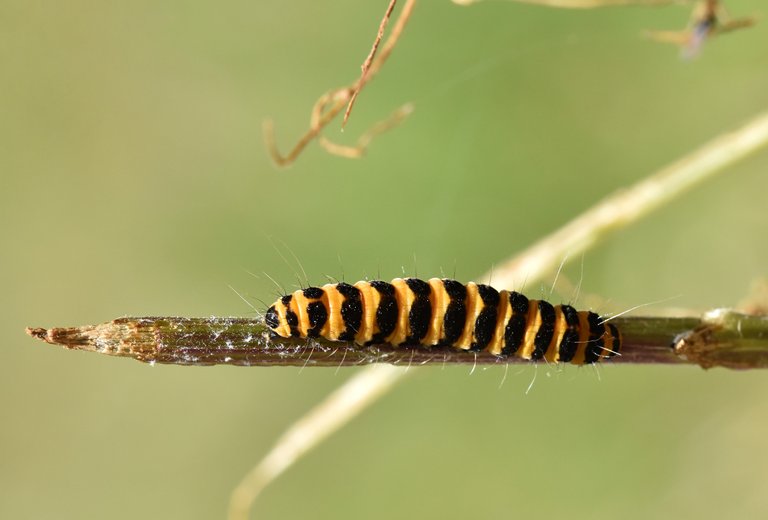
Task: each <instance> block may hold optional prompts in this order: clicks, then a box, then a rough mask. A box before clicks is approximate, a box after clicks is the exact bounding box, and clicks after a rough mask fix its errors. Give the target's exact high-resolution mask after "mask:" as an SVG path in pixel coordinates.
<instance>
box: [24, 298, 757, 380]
mask: <svg viewBox="0 0 768 520" xmlns="http://www.w3.org/2000/svg"><path fill="white" fill-rule="evenodd" d="M612 323H614V324H615V325H616V326H617V327H618V328H619V330H621V332H622V336H623V345H622V349H621V355H620V356H618V357H616V358H613V359H612V360H611V361H610V363H617V364H625V363H632V364H638V363H640V364H649V363H650V364H698V365H701V366H703V367H704V368H711V367H715V366H720V367H725V368H738V369H745V368H768V317H766V316H750V315H746V314H741V313H738V312H736V311H729V310H723V309H717V310H714V311H711V312H709V313H707V314H705V315H704V317H703V318H701V319H700V318H692V317H687V318H669V317H620V318H616V319H614V320H612ZM27 333H28V334H29V335H30V336H33V337H35V338H38V339H40V340H42V341H45V342H46V343H51V344H57V345H61V346H63V347H64V348H67V349H71V350H82V351H86V352H98V353H100V354H106V355H109V356H119V357H130V358H133V359H136V360H138V361H142V362H144V363H152V364H154V363H161V364H172V365H237V366H314V367H346V366H358V365H369V364H376V363H387V364H392V365H405V366H411V365H455V364H459V365H474V364H478V365H489V364H490V365H504V364H519V363H530V361H528V360H525V359H521V358H517V357H500V356H495V355H493V354H489V353H488V352H477V353H476V352H471V351H467V350H461V349H454V348H452V347H423V346H415V347H392V346H391V345H388V344H384V343H382V344H374V345H369V346H365V347H361V346H359V345H355V344H354V343H351V342H331V341H327V340H324V339H312V340H305V339H301V338H281V337H276V336H273V335H271V334H269V331H268V329H267V328H266V326H265V325H264V323H263V322H262V321H261V320H260V319H247V318H177V317H149V318H118V319H116V320H114V321H111V322H107V323H103V324H101V325H87V326H84V327H71V328H54V329H41V328H35V329H27ZM673 346H674V347H675V348H674V349H673V348H672V347H673Z"/></svg>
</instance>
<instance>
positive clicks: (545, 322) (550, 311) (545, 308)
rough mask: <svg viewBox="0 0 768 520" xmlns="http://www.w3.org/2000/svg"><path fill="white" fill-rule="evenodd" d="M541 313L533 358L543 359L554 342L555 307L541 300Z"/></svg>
mask: <svg viewBox="0 0 768 520" xmlns="http://www.w3.org/2000/svg"><path fill="white" fill-rule="evenodd" d="M539 315H540V316H541V325H539V330H538V331H536V337H535V338H534V339H533V347H534V348H533V352H532V353H531V359H541V358H543V357H544V355H545V354H546V353H547V350H549V345H550V344H551V343H552V336H554V334H555V308H554V307H553V306H552V304H551V303H549V302H546V301H544V300H539Z"/></svg>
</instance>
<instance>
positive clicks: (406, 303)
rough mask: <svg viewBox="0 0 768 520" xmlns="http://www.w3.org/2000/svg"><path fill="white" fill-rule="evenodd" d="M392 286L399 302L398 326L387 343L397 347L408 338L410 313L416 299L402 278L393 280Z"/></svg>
mask: <svg viewBox="0 0 768 520" xmlns="http://www.w3.org/2000/svg"><path fill="white" fill-rule="evenodd" d="M392 285H393V286H394V287H395V299H396V300H397V325H396V326H395V330H393V331H392V334H390V335H389V337H388V338H387V342H389V343H391V344H392V345H394V346H397V345H399V344H401V343H403V342H404V341H405V338H406V337H408V313H409V312H410V310H411V305H412V304H413V299H414V298H413V291H411V289H410V288H409V287H408V284H406V283H405V280H403V279H402V278H395V279H394V280H392Z"/></svg>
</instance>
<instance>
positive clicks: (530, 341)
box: [517, 300, 541, 359]
mask: <svg viewBox="0 0 768 520" xmlns="http://www.w3.org/2000/svg"><path fill="white" fill-rule="evenodd" d="M540 326H541V313H540V312H539V301H538V300H528V315H527V316H526V318H525V336H524V337H523V344H522V345H521V346H520V348H519V349H518V351H517V356H518V357H521V358H523V359H531V356H532V355H533V351H534V349H535V348H536V345H535V344H534V339H536V333H537V332H538V331H539V327H540Z"/></svg>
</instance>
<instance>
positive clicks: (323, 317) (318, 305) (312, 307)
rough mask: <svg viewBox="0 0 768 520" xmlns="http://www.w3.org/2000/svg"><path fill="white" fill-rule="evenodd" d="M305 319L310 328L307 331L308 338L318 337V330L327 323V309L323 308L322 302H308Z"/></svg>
mask: <svg viewBox="0 0 768 520" xmlns="http://www.w3.org/2000/svg"><path fill="white" fill-rule="evenodd" d="M305 292H306V291H305ZM307 317H308V318H309V326H310V328H309V329H308V330H307V335H308V336H310V337H317V336H319V335H320V329H322V328H323V326H324V325H325V322H326V321H328V309H326V308H325V304H323V302H309V304H307Z"/></svg>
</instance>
